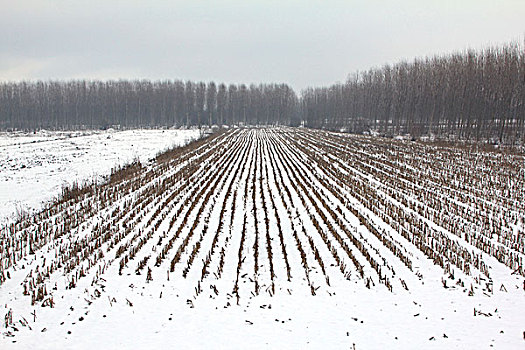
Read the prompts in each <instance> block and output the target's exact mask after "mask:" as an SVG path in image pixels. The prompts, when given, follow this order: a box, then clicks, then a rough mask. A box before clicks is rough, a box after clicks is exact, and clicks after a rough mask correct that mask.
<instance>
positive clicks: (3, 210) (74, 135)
mask: <svg viewBox="0 0 525 350" xmlns="http://www.w3.org/2000/svg"><path fill="white" fill-rule="evenodd" d="M198 135H199V131H198V130H129V131H115V130H108V131H78V132H50V131H39V132H37V133H31V134H27V133H5V132H4V133H0V223H1V222H5V220H6V219H8V218H12V217H13V216H16V214H17V213H22V212H31V211H32V210H35V209H38V208H41V206H42V203H43V202H47V201H49V200H51V199H53V198H55V197H56V196H57V195H59V194H60V192H61V190H62V187H63V186H64V185H66V184H71V183H73V181H79V182H82V181H84V180H91V181H92V180H94V179H95V180H96V179H100V177H101V176H104V175H108V174H109V173H110V171H111V169H112V168H113V167H115V166H118V165H124V164H126V163H129V162H131V161H133V160H134V159H136V158H138V159H140V160H141V161H142V162H146V161H147V160H148V159H150V158H152V157H154V156H155V155H157V153H159V152H161V151H164V150H165V149H167V148H169V147H173V146H179V145H182V144H185V143H187V142H189V141H190V140H192V139H194V138H196V137H198Z"/></svg>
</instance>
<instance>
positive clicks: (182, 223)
mask: <svg viewBox="0 0 525 350" xmlns="http://www.w3.org/2000/svg"><path fill="white" fill-rule="evenodd" d="M90 137H93V136H90ZM343 142H344V138H342V137H340V136H337V135H333V134H329V133H326V134H325V133H323V132H314V131H303V130H298V129H262V130H235V131H230V132H228V133H226V134H222V135H218V136H216V137H214V138H212V139H210V140H208V142H206V143H197V144H196V145H195V147H193V148H189V149H187V150H185V151H184V152H182V153H180V154H176V155H173V158H172V159H171V160H169V159H168V160H163V161H159V162H158V163H151V164H148V166H147V167H146V168H145V169H143V171H142V172H140V173H138V174H136V175H133V177H131V178H127V179H125V180H123V182H122V183H116V184H112V185H111V186H109V187H104V188H101V190H100V191H99V192H97V193H93V194H88V195H86V196H85V197H83V198H81V199H79V201H78V202H75V203H72V204H71V205H70V207H67V206H66V207H64V208H61V209H60V210H59V211H58V212H57V213H52V214H50V216H49V217H47V216H43V217H42V218H41V220H42V225H36V224H32V223H28V225H27V226H24V227H20V228H16V230H15V231H16V232H15V233H12V235H13V237H25V236H24V234H32V233H33V232H38V233H41V232H43V237H45V238H47V237H51V235H54V236H57V237H59V238H57V239H54V240H51V241H50V242H49V243H42V248H41V249H40V250H39V251H38V252H37V253H36V254H34V255H32V254H30V253H29V249H28V248H27V247H24V246H22V247H20V246H19V245H17V244H16V242H17V240H16V239H15V240H14V242H15V244H7V245H4V247H10V248H7V249H6V248H4V250H3V252H4V253H3V254H4V255H2V263H3V264H4V266H5V267H6V268H5V271H6V273H7V272H9V274H10V276H9V278H8V279H7V280H6V281H5V283H3V284H1V285H0V316H3V315H6V314H8V312H9V310H11V312H12V322H11V323H9V324H8V325H7V327H4V326H3V325H2V328H0V331H1V336H0V347H1V348H2V349H3V348H13V349H18V348H23V349H25V348H27V349H33V348H39V349H40V348H42V349H56V348H60V349H93V348H103V349H105V348H108V349H114V348H126V349H127V348H140V349H142V348H181V349H193V348H228V349H230V348H234V349H247V348H249V349H252V348H254V349H275V348H291V349H304V348H312V349H326V348H328V349H353V348H355V349H386V348H388V349H449V348H456V349H485V348H486V349H489V348H497V349H521V348H524V346H525V339H524V336H525V335H524V334H523V332H525V313H524V311H523V310H525V290H524V284H523V276H522V275H520V274H516V273H514V274H513V269H511V268H509V267H507V266H505V265H503V264H502V263H500V262H498V260H497V259H496V258H495V257H494V256H492V255H490V254H487V253H485V252H481V251H480V250H479V249H478V248H476V247H475V246H473V245H472V244H470V243H469V242H467V241H465V240H464V239H462V238H461V237H459V236H457V235H455V234H453V233H451V232H449V231H447V230H446V229H445V228H444V227H442V225H446V224H447V222H450V221H458V222H463V221H461V220H462V219H461V218H457V217H454V216H453V211H452V209H451V208H449V210H448V211H447V215H449V218H448V219H447V220H446V221H440V216H439V215H437V216H435V217H432V218H434V221H431V220H429V219H427V218H426V217H423V215H427V213H431V212H432V211H431V209H432V208H431V204H430V203H432V205H438V202H439V199H441V200H443V201H444V203H449V202H446V201H450V200H454V201H457V202H460V201H461V198H468V197H461V196H460V195H461V194H462V191H465V193H467V194H468V193H478V194H479V196H480V200H481V199H482V198H483V194H482V193H481V192H474V190H469V189H464V188H463V187H461V188H462V190H459V189H450V191H451V193H450V194H448V195H446V196H442V194H441V192H439V191H437V190H438V189H440V188H439V187H438V186H437V185H436V186H435V187H431V186H432V183H431V181H430V180H429V182H428V183H427V186H429V187H428V188H427V189H420V192H422V193H425V196H427V197H425V198H429V202H428V203H429V204H425V205H428V207H425V208H426V209H427V211H426V212H424V211H416V210H415V209H411V208H417V206H416V204H420V205H422V203H423V202H421V201H420V200H419V199H418V198H419V197H418V196H417V194H409V192H408V191H409V189H411V188H416V189H417V186H416V184H419V182H418V181H419V177H417V176H414V177H411V175H410V174H411V171H412V170H416V169H418V167H419V169H423V170H424V169H425V166H424V165H423V163H422V162H423V159H419V160H418V162H415V163H414V162H412V159H411V158H410V155H411V154H416V152H415V151H414V152H412V151H410V150H408V149H409V148H410V147H412V146H411V145H410V144H408V146H407V145H404V144H394V145H389V146H388V147H389V148H386V151H384V152H386V153H388V152H390V151H391V150H392V149H393V150H394V151H395V153H396V155H399V154H403V152H407V153H406V154H407V156H406V157H398V158H397V159H399V164H398V165H399V167H398V168H392V169H390V170H389V171H390V174H393V173H394V172H395V171H397V170H399V171H401V172H402V176H401V175H399V176H391V175H389V176H386V177H382V176H381V172H380V171H382V169H387V168H389V167H394V166H395V164H394V163H393V162H390V161H389V160H388V161H387V159H386V158H382V157H383V156H385V154H386V153H381V152H383V151H381V150H380V149H375V147H376V146H375V144H376V140H375V139H360V138H357V139H355V140H354V139H351V142H348V143H347V144H345V146H344V147H346V148H344V147H343V146H342V144H343ZM353 147H355V149H354V148H353ZM392 147H394V148H392ZM396 147H397V149H396ZM343 148H344V149H343ZM340 149H341V150H342V152H347V154H346V155H344V154H343V153H339V150H340ZM394 151H393V152H394ZM440 152H441V153H439V154H438V156H443V159H445V158H446V157H445V155H446V154H447V153H446V152H445V151H440ZM422 154H423V155H424V154H425V153H424V152H423V153H422ZM438 156H436V155H433V156H432V157H433V158H435V159H441V157H438ZM490 158H492V156H491V157H490ZM458 159H459V158H458ZM361 163H362V164H361ZM436 163H437V164H438V165H440V166H444V169H445V165H446V164H448V163H447V162H446V161H445V160H439V161H436ZM415 164H416V165H415ZM429 164H430V166H434V163H433V162H431V163H429ZM454 164H455V165H456V167H457V168H458V169H459V168H461V167H462V166H466V165H465V164H461V163H460V162H459V161H458V160H456V161H455V162H454ZM487 164H488V163H487ZM396 169H397V170H396ZM454 170H456V169H454ZM444 172H445V171H444ZM498 174H499V175H501V176H503V170H502V171H501V174H500V173H498ZM493 176H495V175H494V174H493ZM394 180H395V181H401V182H392V181H394ZM402 181H404V182H407V183H411V187H407V188H404V187H402V185H401V184H402ZM411 181H413V183H412V182H411ZM425 181H426V180H425ZM459 185H462V184H461V183H460V184H459ZM450 186H453V185H452V184H451V185H450ZM472 186H476V184H475V183H473V184H472ZM114 188H118V189H119V194H120V195H119V196H113V197H112V196H111V194H112V193H113V192H112V189H114ZM364 189H366V192H365V190H364ZM440 190H442V191H445V189H440ZM438 192H439V193H438ZM363 193H366V196H362V194H363ZM454 193H456V194H457V197H455V196H454ZM487 193H489V192H487ZM375 196H377V197H375ZM108 198H110V199H108ZM370 198H382V200H383V202H381V201H379V200H377V201H376V200H374V202H373V203H369V202H367V200H368V199H370ZM430 199H432V200H433V201H432V202H431V201H430ZM504 199H505V198H501V201H502V203H506V202H503V201H504ZM408 200H410V201H412V202H408ZM493 200H494V203H492V202H491V203H492V204H491V203H486V205H485V206H484V207H483V208H482V209H477V211H476V213H481V212H482V211H486V212H487V213H488V212H489V211H490V213H491V215H493V216H494V217H496V214H495V213H498V212H499V210H504V211H505V212H506V213H507V212H508V213H514V214H516V215H517V217H518V218H522V217H523V216H524V215H525V213H524V212H523V210H522V209H521V207H520V205H521V204H520V203H519V202H516V203H514V204H512V203H511V204H508V206H509V207H508V208H507V207H505V205H506V204H501V208H500V207H499V205H500V204H497V203H499V202H498V201H499V200H500V199H497V198H494V199H493ZM85 204H87V205H85ZM489 204H490V205H489ZM380 205H383V206H384V207H381V208H383V209H385V208H392V207H394V208H396V209H397V211H393V212H392V213H390V212H388V213H389V215H394V214H395V213H401V212H403V213H410V214H411V216H412V217H414V218H416V217H417V218H419V219H421V220H422V221H421V222H423V221H424V222H426V223H428V225H430V226H429V227H431V229H430V228H429V229H428V230H429V231H428V232H433V233H436V234H437V232H439V233H440V234H441V235H442V236H440V237H441V238H442V241H441V242H444V241H446V240H448V241H447V242H454V253H451V252H447V251H443V252H440V251H439V249H440V246H438V245H436V244H437V243H435V242H433V243H432V245H431V246H430V248H428V249H430V250H432V251H433V252H434V253H436V254H437V255H438V256H440V257H442V258H443V259H445V266H447V272H445V271H444V268H442V267H440V266H439V265H437V264H434V262H433V261H432V260H430V259H429V258H428V257H427V256H426V255H425V254H424V253H423V251H422V250H421V249H419V248H418V247H416V245H415V244H413V243H412V242H411V241H410V240H409V239H407V238H406V237H410V235H412V233H409V234H407V236H403V235H401V234H400V232H398V231H397V230H394V229H393V228H392V227H391V226H389V225H387V224H386V223H385V221H383V219H380V217H379V215H377V214H374V212H373V211H372V209H373V208H375V206H377V207H378V208H379V206H380ZM462 205H463V207H461V208H462V210H463V211H462V212H463V213H467V214H469V215H470V213H471V211H469V210H471V206H475V205H476V202H475V201H474V202H468V201H465V202H464V203H462ZM72 208H74V209H73V210H72ZM369 208H372V209H369ZM432 210H433V209H432ZM380 213H381V215H383V214H385V213H387V211H386V209H385V211H380ZM76 214H78V215H77V216H75V215H76ZM357 215H359V216H360V217H366V218H368V221H367V223H368V224H370V225H371V226H368V227H367V226H365V225H363V224H361V223H360V220H359V219H358V217H357ZM441 215H444V214H441ZM465 215H466V214H465ZM509 215H510V214H509ZM429 217H430V216H429ZM387 219H388V218H387V217H386V216H385V217H384V220H387ZM474 219H475V216H469V217H468V220H471V221H468V223H469V225H471V226H469V227H471V230H472V232H474V231H475V230H476V225H477V224H476V223H475V220H474ZM390 220H393V222H394V223H396V221H395V220H398V219H395V218H394V217H393V216H392V218H390ZM465 220H467V219H466V218H465ZM46 223H49V225H51V226H53V227H54V230H51V231H49V230H47V231H46V229H43V231H42V228H43V227H47V226H46ZM70 223H73V224H78V225H72V227H71V228H67V225H69V224H70ZM316 225H317V226H316ZM62 227H65V228H64V229H62ZM316 227H317V228H316ZM403 227H404V228H403V229H404V230H407V229H408V228H409V226H408V224H407V222H403ZM461 227H467V225H466V224H465V225H464V226H461ZM372 228H375V229H377V230H379V231H380V232H382V234H383V235H384V237H387V239H386V240H384V241H380V240H379V239H378V238H377V237H376V236H374V235H373V234H372V233H371V229H372ZM514 228H515V231H516V232H515V233H516V234H517V235H519V232H521V231H520V230H522V229H523V227H522V226H520V225H517V226H516V227H514ZM399 231H401V229H399ZM337 237H342V238H341V241H339V240H338V239H337ZM352 237H358V239H357V240H352ZM429 237H430V236H429ZM436 237H437V236H436ZM473 237H474V236H473ZM476 237H477V236H476ZM482 238H483V237H482ZM35 239H36V238H35ZM41 239H42V238H41ZM429 239H430V238H429ZM472 239H473V240H474V238H472ZM473 240H471V241H470V242H473ZM42 241H43V242H48V241H47V240H46V239H42ZM33 242H34V241H33ZM495 244H496V243H495ZM505 244H509V243H508V242H506V241H505ZM13 247H14V248H13ZM505 247H506V246H504V244H503V243H502V244H501V249H506V248H505ZM461 249H465V250H464V251H462V250H461ZM6 251H7V252H9V254H7V253H5V252H6ZM71 252H72V253H71ZM394 252H397V253H396V254H394ZM457 252H462V255H461V256H462V257H464V256H466V255H467V254H471V255H472V256H475V257H478V258H480V259H481V260H482V261H483V262H484V265H483V266H486V268H487V271H488V272H487V271H485V270H484V269H483V268H481V267H474V265H473V264H471V265H472V266H471V270H470V273H468V274H467V273H465V272H464V270H462V269H461V268H458V267H457V265H458V264H459V262H460V260H461V259H462V258H461V257H460V256H459V255H458V254H456V253H457ZM505 252H506V253H507V254H509V255H510V254H512V255H513V256H514V255H515V256H516V257H518V258H523V253H520V252H516V251H514V250H506V251H505ZM449 253H450V254H449ZM440 254H441V255H440ZM445 255H446V256H447V257H445ZM11 257H15V259H16V262H15V264H13V265H10V263H9V261H11ZM401 257H405V258H407V259H408V260H409V261H410V264H409V266H410V267H409V266H408V265H407V264H405V263H404V262H403V261H402V259H401ZM452 260H454V263H452ZM373 262H379V265H378V266H379V267H377V266H375V267H374V264H373ZM461 262H462V261H461ZM358 266H360V267H361V270H362V271H361V273H359V272H358V268H357V267H358ZM66 268H67V271H66ZM148 270H149V271H150V272H151V278H152V279H151V280H149V281H148V280H147V276H148V273H147V271H148ZM482 270H483V271H482ZM487 275H490V277H488V276H487ZM72 283H73V285H74V287H72V288H70V286H71V284H72ZM389 286H390V287H389ZM44 287H45V289H46V294H45V295H44V296H43V299H41V300H38V301H36V302H35V305H31V298H32V297H31V293H32V292H34V291H35V290H38V289H39V288H44ZM405 287H407V288H405ZM24 289H28V290H29V293H28V295H23V290H24ZM49 300H52V301H53V308H50V307H49ZM46 302H47V304H46ZM42 304H44V305H48V306H41V305H42Z"/></svg>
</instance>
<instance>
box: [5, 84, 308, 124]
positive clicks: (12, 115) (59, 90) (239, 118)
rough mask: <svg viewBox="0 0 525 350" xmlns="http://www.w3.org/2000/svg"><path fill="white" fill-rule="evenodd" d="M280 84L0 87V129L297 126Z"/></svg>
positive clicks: (291, 97)
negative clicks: (239, 125) (235, 125)
mask: <svg viewBox="0 0 525 350" xmlns="http://www.w3.org/2000/svg"><path fill="white" fill-rule="evenodd" d="M298 118H299V115H298V114H297V95H296V94H295V92H294V91H293V90H292V89H291V88H290V87H289V86H288V85H285V84H261V85H250V86H246V85H244V84H241V85H233V84H232V85H228V86H226V85H225V84H219V85H217V84H215V83H214V82H210V83H207V84H206V83H203V82H199V83H195V82H192V81H186V82H183V81H155V82H152V81H148V80H133V81H128V80H119V81H104V82H103V81H84V80H82V81H69V82H60V81H49V82H45V81H38V82H20V83H3V84H0V129H20V130H34V129H82V128H106V127H110V126H120V127H124V128H139V127H180V126H188V127H189V126H204V125H208V126H211V125H224V124H226V125H233V124H241V123H242V124H244V125H247V124H251V125H256V124H285V125H294V124H296V125H298V124H299V119H298Z"/></svg>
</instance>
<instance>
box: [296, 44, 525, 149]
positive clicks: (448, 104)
mask: <svg viewBox="0 0 525 350" xmlns="http://www.w3.org/2000/svg"><path fill="white" fill-rule="evenodd" d="M524 58H525V56H524V48H523V46H521V45H518V44H510V45H507V46H503V47H499V48H489V49H485V50H482V51H471V50H469V51H467V52H464V53H457V54H452V55H448V56H435V57H432V58H425V59H415V60H414V61H413V62H411V63H407V62H401V63H398V64H395V65H394V66H388V65H387V66H384V67H382V68H376V69H370V70H368V71H366V72H360V73H356V74H353V75H351V76H350V78H349V79H348V80H347V82H346V83H344V84H336V85H332V86H330V87H327V88H311V89H307V90H306V91H304V92H303V94H302V105H303V113H302V118H304V120H305V124H306V125H307V126H309V127H312V128H328V129H336V130H337V129H345V130H348V131H350V132H362V131H368V130H374V131H377V132H380V133H382V134H386V135H399V134H410V135H412V136H415V137H417V136H420V135H428V134H434V135H438V136H444V137H454V138H461V139H470V140H481V139H483V140H494V141H497V142H506V143H523V142H524V141H525V127H524V118H525V59H524Z"/></svg>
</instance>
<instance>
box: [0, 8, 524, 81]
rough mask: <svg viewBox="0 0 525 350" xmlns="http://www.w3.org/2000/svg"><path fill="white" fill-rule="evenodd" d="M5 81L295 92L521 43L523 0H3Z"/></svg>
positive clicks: (0, 69) (0, 76)
mask: <svg viewBox="0 0 525 350" xmlns="http://www.w3.org/2000/svg"><path fill="white" fill-rule="evenodd" d="M0 33H1V34H0V81H5V80H16V81H18V80H35V79H72V78H74V79H77V78H88V79H95V78H96V79H117V78H149V79H184V80H186V79H191V80H195V81H210V80H214V81H216V82H226V83H241V82H243V83H252V82H253V83H258V82H285V83H289V84H291V85H292V87H294V89H296V90H298V91H299V90H301V89H303V88H305V87H307V86H324V85H329V84H332V83H334V82H337V81H345V80H346V77H347V76H348V74H349V73H352V72H355V71H357V70H364V69H368V68H371V67H374V66H381V65H383V64H385V63H396V62H398V61H400V60H402V59H409V60H412V59H413V58H415V57H422V56H428V55H433V54H441V53H449V52H452V51H456V50H463V49H466V48H469V47H471V48H482V47H485V46H488V45H491V44H504V43H507V42H510V41H512V40H514V41H516V40H518V41H520V42H523V37H524V34H525V0H490V1H489V0H454V1H451V0H392V1H386V0H344V1H343V0H341V1H337V0H319V1H308V0H301V1H299V0H298V1H289V0H280V1H273V0H243V1H234V0H231V1H225V0H214V1H200V0H188V1H179V0H176V1H173V0H171V1H161V0H149V1H146V0H144V1H135V0H122V1H120V0H104V1H99V0H67V1H66V0H53V1H51V0H49V1H46V0H40V1H36V0H34V1H25V0H0Z"/></svg>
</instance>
